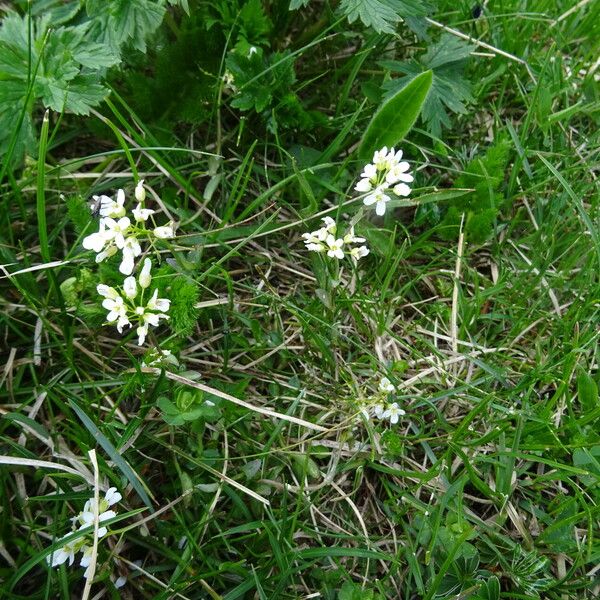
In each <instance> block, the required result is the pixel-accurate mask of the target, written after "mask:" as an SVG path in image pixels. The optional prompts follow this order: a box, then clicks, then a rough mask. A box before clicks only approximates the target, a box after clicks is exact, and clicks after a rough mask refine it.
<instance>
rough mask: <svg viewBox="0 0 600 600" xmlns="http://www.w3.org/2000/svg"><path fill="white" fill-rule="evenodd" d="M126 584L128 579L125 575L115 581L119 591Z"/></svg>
mask: <svg viewBox="0 0 600 600" xmlns="http://www.w3.org/2000/svg"><path fill="white" fill-rule="evenodd" d="M126 583H127V577H125V576H124V575H121V576H120V577H117V580H116V581H115V587H116V588H117V589H119V588H122V587H123V586H124V585H125V584H126Z"/></svg>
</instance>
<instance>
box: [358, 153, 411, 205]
mask: <svg viewBox="0 0 600 600" xmlns="http://www.w3.org/2000/svg"><path fill="white" fill-rule="evenodd" d="M409 169H410V165H409V164H408V162H406V161H403V160H402V150H398V151H397V152H396V151H395V150H394V148H390V150H389V151H388V149H387V147H386V146H384V147H383V148H381V150H376V151H375V153H374V154H373V163H372V164H368V165H365V167H364V170H363V172H362V173H361V175H360V176H361V179H360V181H359V182H358V183H357V184H356V186H355V187H354V189H355V190H356V191H357V192H372V193H371V194H369V195H368V196H367V197H366V198H365V201H364V202H365V205H366V206H369V205H371V204H375V203H377V206H376V212H377V214H378V215H379V216H381V215H383V214H384V213H385V203H386V202H388V201H389V196H387V194H385V193H384V191H385V190H386V189H388V188H389V187H390V186H395V187H394V188H393V191H394V194H396V195H397V196H408V195H409V194H410V187H409V186H408V185H406V184H408V183H411V182H412V181H413V179H414V178H413V176H412V175H411V174H410V173H409V172H408V171H409Z"/></svg>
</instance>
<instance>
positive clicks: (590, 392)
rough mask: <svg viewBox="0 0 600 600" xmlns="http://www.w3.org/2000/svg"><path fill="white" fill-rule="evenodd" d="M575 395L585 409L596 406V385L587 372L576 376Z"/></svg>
mask: <svg viewBox="0 0 600 600" xmlns="http://www.w3.org/2000/svg"><path fill="white" fill-rule="evenodd" d="M577 395H578V396H579V402H580V403H581V406H582V407H583V408H584V409H585V410H586V411H591V410H594V409H595V408H597V407H598V386H597V385H596V382H595V381H594V380H593V379H592V377H591V375H589V374H588V373H580V374H579V375H578V376H577Z"/></svg>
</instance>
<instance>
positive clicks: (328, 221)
mask: <svg viewBox="0 0 600 600" xmlns="http://www.w3.org/2000/svg"><path fill="white" fill-rule="evenodd" d="M321 220H322V221H323V223H325V225H324V226H323V228H322V229H320V230H319V231H323V229H325V231H326V232H327V233H331V234H332V235H335V232H336V229H337V225H336V222H335V221H334V220H333V219H332V218H331V217H323V218H322V219H321Z"/></svg>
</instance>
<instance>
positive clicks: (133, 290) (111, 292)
mask: <svg viewBox="0 0 600 600" xmlns="http://www.w3.org/2000/svg"><path fill="white" fill-rule="evenodd" d="M151 266H152V263H151V261H150V259H149V258H146V259H145V260H144V266H143V268H142V270H141V272H140V274H139V275H138V279H137V281H136V279H135V277H132V276H129V277H127V278H126V279H125V281H124V282H123V287H122V290H121V291H119V290H117V289H115V288H113V287H110V286H108V285H104V284H102V283H101V284H99V285H98V286H97V287H96V290H97V291H98V293H99V294H100V295H101V296H102V297H103V298H104V300H103V301H102V306H103V307H104V308H105V309H106V310H107V311H108V314H107V315H106V320H107V322H108V323H116V326H117V331H118V332H119V333H123V328H124V327H132V325H133V323H136V324H137V328H136V333H137V336H138V344H139V345H140V346H141V345H142V344H143V343H144V341H145V340H146V336H147V335H148V328H149V326H150V325H152V326H153V327H158V325H159V324H160V320H161V319H166V320H168V319H169V315H167V314H165V313H166V312H168V310H169V308H170V306H171V301H170V300H168V299H167V298H159V297H158V289H155V290H154V293H153V294H152V296H151V297H150V298H148V299H147V301H145V300H144V295H145V290H146V289H147V288H148V287H149V286H150V283H151V281H152V277H151V275H150V269H151ZM138 284H139V287H138Z"/></svg>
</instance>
